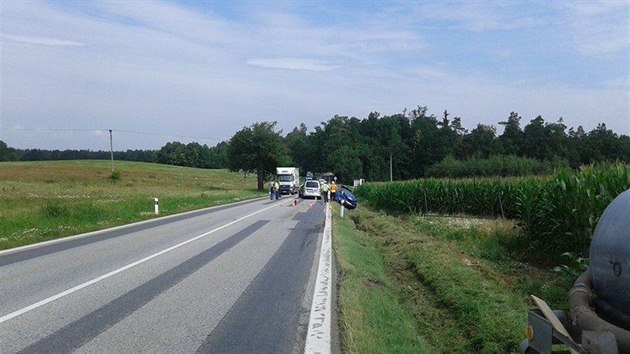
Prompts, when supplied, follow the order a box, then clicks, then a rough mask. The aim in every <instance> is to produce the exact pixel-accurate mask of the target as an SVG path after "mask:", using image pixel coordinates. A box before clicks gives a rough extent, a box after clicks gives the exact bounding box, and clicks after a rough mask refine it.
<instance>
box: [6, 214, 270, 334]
mask: <svg viewBox="0 0 630 354" xmlns="http://www.w3.org/2000/svg"><path fill="white" fill-rule="evenodd" d="M274 207H276V205H275V204H274V205H272V206H269V207H266V208H264V209H261V210H258V211H255V212H253V213H251V214H248V215H245V216H243V217H241V218H239V219H236V220H234V221H231V222H229V223H227V224H225V225H222V226H219V227H217V228H216V229H213V230H210V231H208V232H206V233H203V234H201V235H199V236H195V237H193V238H191V239H189V240H186V241H184V242H181V243H178V244H176V245H175V246H171V247H169V248H167V249H164V250H162V251H160V252H157V253H154V254H152V255H150V256H148V257H145V258H142V259H140V260H138V261H135V262H133V263H130V264H127V265H126V266H123V267H121V268H118V269H116V270H113V271H111V272H109V273H107V274H104V275H101V276H100V277H97V278H94V279H92V280H90V281H87V282H85V283H83V284H80V285H77V286H75V287H74V288H71V289H68V290H66V291H62V292H60V293H58V294H56V295H53V296H51V297H48V298H46V299H44V300H41V301H38V302H36V303H34V304H32V305H30V306H27V307H24V308H22V309H20V310H17V311H15V312H11V313H10V314H8V315H5V316H2V317H0V323H3V322H6V321H8V320H10V319H12V318H14V317H17V316H19V315H22V314H25V313H27V312H29V311H31V310H34V309H36V308H38V307H40V306H43V305H46V304H47V303H49V302H52V301H55V300H57V299H60V298H62V297H64V296H66V295H69V294H72V293H73V292H75V291H79V290H81V289H83V288H86V287H88V286H90V285H92V284H95V283H98V282H99V281H101V280H104V279H107V278H109V277H111V276H114V275H116V274H118V273H120V272H124V271H125V270H127V269H129V268H132V267H135V266H137V265H139V264H142V263H144V262H146V261H148V260H150V259H153V258H155V257H157V256H161V255H163V254H165V253H167V252H170V251H172V250H174V249H176V248H179V247H181V246H183V245H185V244H188V243H191V242H193V241H196V240H198V239H200V238H202V237H206V236H208V235H210V234H212V233H214V232H216V231H219V230H221V229H224V228H226V227H228V226H230V225H234V224H236V223H237V222H240V221H243V220H245V219H247V218H248V217H250V216H253V215H256V214H258V213H262V212H263V211H265V210H268V209H271V208H274Z"/></svg>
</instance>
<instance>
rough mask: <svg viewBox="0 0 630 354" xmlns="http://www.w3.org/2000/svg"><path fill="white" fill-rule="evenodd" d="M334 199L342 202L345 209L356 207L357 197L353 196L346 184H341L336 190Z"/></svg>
mask: <svg viewBox="0 0 630 354" xmlns="http://www.w3.org/2000/svg"><path fill="white" fill-rule="evenodd" d="M335 201H337V203H339V204H342V205H343V206H344V207H345V208H346V209H350V210H352V209H354V208H356V207H357V197H355V196H354V194H352V191H351V190H350V189H349V188H348V187H346V186H341V187H340V188H339V189H338V190H337V193H336V195H335Z"/></svg>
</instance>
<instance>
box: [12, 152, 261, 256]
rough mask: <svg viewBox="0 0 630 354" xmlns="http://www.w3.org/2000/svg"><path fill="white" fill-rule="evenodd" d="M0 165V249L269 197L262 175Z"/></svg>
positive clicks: (120, 165) (132, 165)
mask: <svg viewBox="0 0 630 354" xmlns="http://www.w3.org/2000/svg"><path fill="white" fill-rule="evenodd" d="M115 168H116V170H117V171H119V172H120V174H121V177H120V179H119V180H117V181H113V180H112V179H111V178H110V177H111V175H112V173H111V165H110V162H109V161H47V162H2V163H0V249H6V248H11V247H16V246H21V245H27V244H31V243H36V242H40V241H45V240H50V239H54V238H58V237H63V236H68V235H75V234H78V233H83V232H88V231H94V230H97V229H103V228H107V227H111V226H116V225H121V224H126V223H130V222H134V221H140V220H146V219H150V218H153V217H155V216H154V215H153V207H154V203H153V198H159V200H160V204H159V206H160V215H161V216H163V215H169V214H175V213H179V212H183V211H188V210H193V209H200V208H203V207H209V206H214V205H220V204H226V203H230V202H234V201H239V200H244V199H250V198H255V197H259V196H263V195H264V193H261V192H258V191H256V178H255V176H248V177H246V178H244V177H243V175H240V174H236V173H231V172H228V171H225V170H206V169H196V168H188V167H177V166H168V165H159V164H149V163H139V162H120V161H119V162H116V163H115Z"/></svg>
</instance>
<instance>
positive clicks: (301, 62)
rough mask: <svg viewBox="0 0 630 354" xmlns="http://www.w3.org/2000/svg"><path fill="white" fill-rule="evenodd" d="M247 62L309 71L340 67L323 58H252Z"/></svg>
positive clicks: (329, 69)
mask: <svg viewBox="0 0 630 354" xmlns="http://www.w3.org/2000/svg"><path fill="white" fill-rule="evenodd" d="M247 64H249V65H253V66H260V67H263V68H272V69H287V70H309V71H331V70H334V69H335V68H337V67H338V66H337V65H332V64H330V63H328V62H325V61H321V60H314V59H298V58H273V59H250V60H248V61H247Z"/></svg>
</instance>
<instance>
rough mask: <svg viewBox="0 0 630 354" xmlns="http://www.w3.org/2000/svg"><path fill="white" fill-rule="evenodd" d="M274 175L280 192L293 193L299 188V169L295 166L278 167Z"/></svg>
mask: <svg viewBox="0 0 630 354" xmlns="http://www.w3.org/2000/svg"><path fill="white" fill-rule="evenodd" d="M276 176H277V177H278V182H279V183H280V194H295V193H297V192H298V190H299V189H300V169H299V168H297V167H278V168H276Z"/></svg>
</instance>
